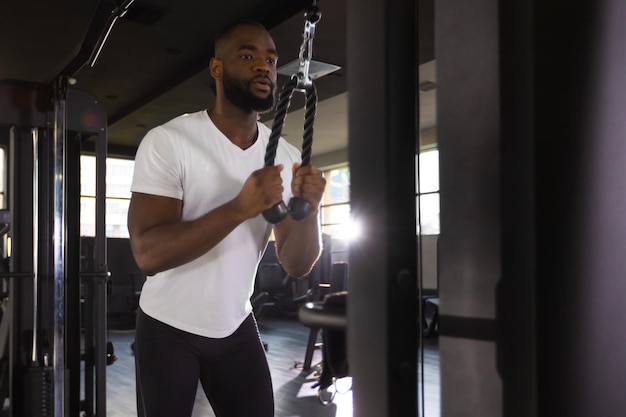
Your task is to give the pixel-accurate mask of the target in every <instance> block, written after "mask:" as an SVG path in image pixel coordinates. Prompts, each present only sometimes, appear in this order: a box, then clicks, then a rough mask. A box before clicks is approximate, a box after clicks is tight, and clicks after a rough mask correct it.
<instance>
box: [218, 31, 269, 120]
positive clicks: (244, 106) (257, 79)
mask: <svg viewBox="0 0 626 417" xmlns="http://www.w3.org/2000/svg"><path fill="white" fill-rule="evenodd" d="M277 61H278V55H277V52H276V46H275V45H274V40H273V39H272V37H271V36H270V34H269V33H268V32H267V31H266V30H265V29H264V28H262V27H258V26H255V25H248V24H243V25H239V26H238V27H236V28H235V29H233V30H232V31H231V33H230V34H229V35H228V36H227V37H225V38H224V39H222V40H221V41H219V42H218V44H217V45H216V60H215V61H214V60H212V62H213V63H214V64H215V65H214V67H213V69H212V70H213V71H215V73H214V74H215V76H216V77H217V78H218V79H219V78H221V81H222V86H223V90H224V96H225V98H226V100H228V101H229V102H231V103H232V104H233V105H235V106H236V107H238V108H240V109H241V110H243V111H245V112H257V113H262V112H266V111H268V110H270V109H271V108H272V107H273V105H274V95H275V91H276V63H277ZM219 64H221V65H219Z"/></svg>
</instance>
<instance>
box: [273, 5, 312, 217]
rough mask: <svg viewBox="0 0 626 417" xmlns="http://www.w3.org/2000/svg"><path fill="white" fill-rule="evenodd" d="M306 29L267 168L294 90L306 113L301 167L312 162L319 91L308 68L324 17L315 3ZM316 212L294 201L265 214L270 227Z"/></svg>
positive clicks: (279, 110) (285, 90)
mask: <svg viewBox="0 0 626 417" xmlns="http://www.w3.org/2000/svg"><path fill="white" fill-rule="evenodd" d="M304 17H305V20H306V22H305V25H304V33H303V35H302V36H303V38H304V39H303V41H302V45H301V46H300V54H299V58H300V65H299V68H298V72H297V73H296V74H294V75H292V77H291V78H290V79H289V81H288V82H287V83H286V84H285V85H284V86H283V89H282V90H281V92H280V96H279V99H278V104H277V106H276V114H275V116H274V122H273V123H272V133H271V134H270V138H269V142H268V143H267V148H266V150H265V166H266V167H268V166H272V165H274V159H275V158H276V149H277V148H278V141H279V139H280V135H281V133H282V130H283V126H284V125H285V117H286V115H287V110H288V109H289V105H290V104H291V97H292V96H293V92H294V91H295V90H298V91H302V92H304V93H305V98H306V101H305V112H304V132H303V136H302V166H307V165H309V164H310V162H311V148H312V145H313V123H314V121H315V112H316V110H317V90H316V89H315V85H314V84H313V81H312V80H311V77H310V76H309V66H310V64H311V57H312V56H313V38H314V37H315V25H316V24H317V22H319V20H320V19H321V17H322V13H321V12H320V10H319V8H318V7H317V5H315V3H313V5H312V6H310V7H309V8H307V10H306V11H305V13H304ZM312 211H313V206H312V205H311V203H309V202H308V201H306V200H305V199H303V198H299V197H292V198H291V199H290V200H289V205H285V202H284V201H281V202H279V203H277V204H276V205H274V206H273V207H271V208H269V209H267V210H265V211H264V212H263V217H264V218H265V220H267V221H268V222H269V223H279V222H281V221H283V220H284V219H285V217H287V215H290V216H291V217H292V218H293V219H294V220H302V219H304V218H306V217H307V216H308V215H309V214H310V213H311V212H312Z"/></svg>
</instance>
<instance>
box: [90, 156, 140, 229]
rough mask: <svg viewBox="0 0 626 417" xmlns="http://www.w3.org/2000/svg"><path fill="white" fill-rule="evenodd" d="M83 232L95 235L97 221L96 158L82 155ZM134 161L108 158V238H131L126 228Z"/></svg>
mask: <svg viewBox="0 0 626 417" xmlns="http://www.w3.org/2000/svg"><path fill="white" fill-rule="evenodd" d="M80 162H81V167H80V168H81V169H80V175H81V180H80V181H81V187H80V189H81V203H80V205H81V208H80V233H81V235H82V236H94V235H95V229H96V227H95V219H96V200H95V195H96V158H95V156H90V155H82V156H81V161H80ZM134 165H135V162H134V161H132V160H128V159H117V158H107V167H106V171H107V172H106V214H105V216H106V236H107V237H128V229H127V226H126V221H127V214H128V206H129V204H130V196H131V192H130V182H131V181H132V178H133V167H134Z"/></svg>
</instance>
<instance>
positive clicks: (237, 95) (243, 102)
mask: <svg viewBox="0 0 626 417" xmlns="http://www.w3.org/2000/svg"><path fill="white" fill-rule="evenodd" d="M222 83H223V86H224V95H225V96H226V99H227V100H228V101H230V102H231V103H233V104H234V105H235V106H237V107H239V108H240V109H241V110H243V111H245V112H251V111H254V112H258V113H264V112H267V111H269V110H271V109H272V107H274V93H275V92H276V84H275V83H273V82H272V81H271V80H270V79H269V78H267V77H266V76H264V75H258V76H255V77H254V78H252V79H237V78H235V76H232V75H231V74H230V73H229V72H228V71H227V69H226V68H224V75H223V78H222ZM254 83H264V84H267V85H268V87H269V89H270V92H269V94H268V95H266V96H265V97H262V96H258V95H256V94H255V93H254V92H253V84H254Z"/></svg>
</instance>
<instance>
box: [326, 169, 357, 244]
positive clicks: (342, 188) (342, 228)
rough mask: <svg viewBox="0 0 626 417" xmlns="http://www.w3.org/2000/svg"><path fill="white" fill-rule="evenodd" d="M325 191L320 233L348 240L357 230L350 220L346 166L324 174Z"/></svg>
mask: <svg viewBox="0 0 626 417" xmlns="http://www.w3.org/2000/svg"><path fill="white" fill-rule="evenodd" d="M324 177H325V178H326V190H325V191H324V200H323V201H322V207H321V223H322V232H323V233H326V234H329V235H331V236H332V237H333V238H336V239H350V238H353V237H354V236H355V234H358V230H357V228H356V227H355V225H354V224H353V223H352V221H351V218H350V169H349V168H348V166H343V167H340V168H335V169H330V170H327V171H325V172H324Z"/></svg>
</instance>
